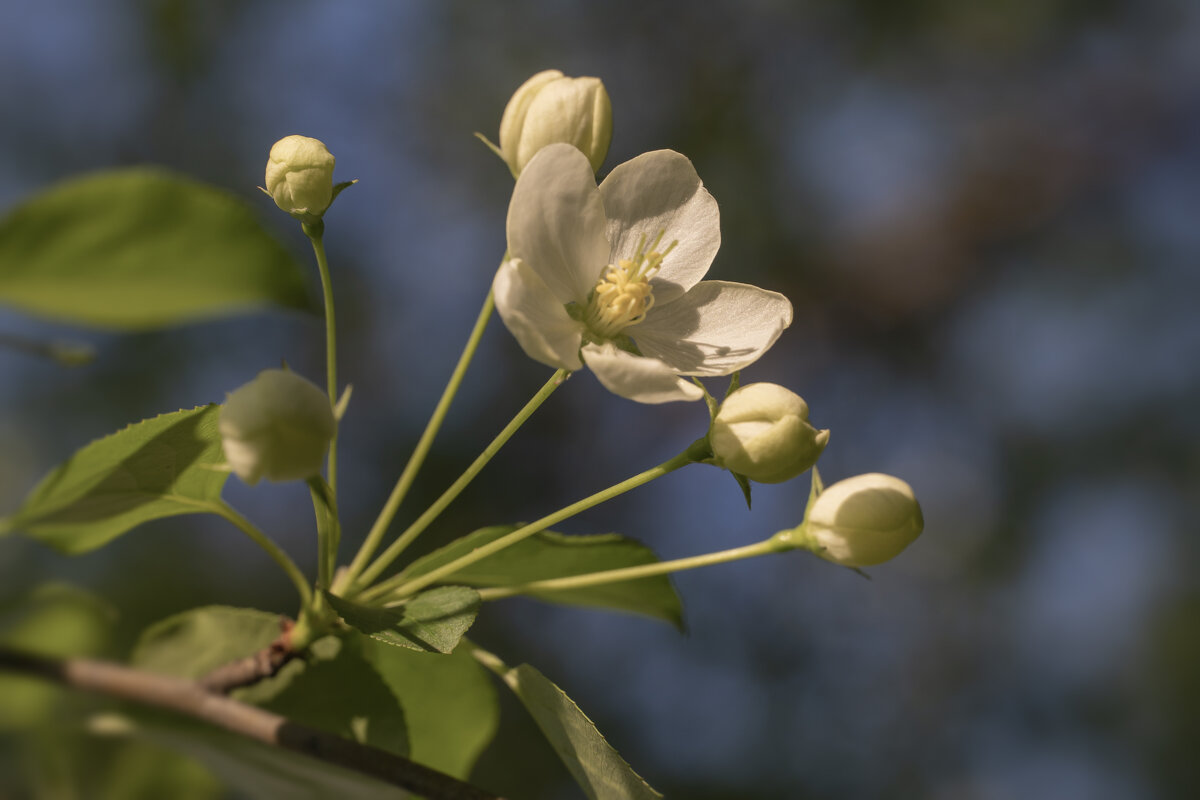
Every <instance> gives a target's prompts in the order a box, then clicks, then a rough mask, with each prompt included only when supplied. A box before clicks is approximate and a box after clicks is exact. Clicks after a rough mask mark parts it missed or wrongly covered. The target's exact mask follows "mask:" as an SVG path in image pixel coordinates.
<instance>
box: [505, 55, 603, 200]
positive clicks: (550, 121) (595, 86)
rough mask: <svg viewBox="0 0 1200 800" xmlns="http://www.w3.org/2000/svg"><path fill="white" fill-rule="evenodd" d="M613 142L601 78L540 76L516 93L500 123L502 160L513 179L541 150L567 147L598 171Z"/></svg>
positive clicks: (552, 71) (554, 72)
mask: <svg viewBox="0 0 1200 800" xmlns="http://www.w3.org/2000/svg"><path fill="white" fill-rule="evenodd" d="M611 141H612V104H611V103H610V102H609V99H608V92H607V91H605V89H604V84H603V83H601V82H600V79H599V78H568V77H565V76H564V75H563V74H562V73H561V72H559V71H558V70H556V69H548V70H546V71H545V72H539V73H538V74H536V75H534V76H533V77H532V78H530V79H529V80H527V81H525V83H523V84H521V88H519V89H517V91H516V93H514V94H513V96H512V99H511V100H509V101H508V105H507V106H505V108H504V116H503V117H501V119H500V155H501V157H503V158H504V160H505V161H506V162H507V163H508V168H509V169H510V170H511V171H512V174H513V177H516V176H517V175H520V174H521V170H523V169H524V168H525V165H526V164H528V163H529V159H531V158H533V157H534V155H536V154H537V151H539V150H541V149H542V148H543V147H545V146H546V145H549V144H554V143H556V142H565V143H567V144H570V145H574V146H575V147H577V148H578V149H579V150H580V151H581V152H582V153H583V154H584V155H585V156H587V159H588V162H589V163H590V164H591V165H592V171H593V172H595V171H596V170H598V169H600V165H601V164H603V163H604V157H605V156H606V155H608V145H609V143H610V142H611Z"/></svg>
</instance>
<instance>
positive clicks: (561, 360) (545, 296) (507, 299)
mask: <svg viewBox="0 0 1200 800" xmlns="http://www.w3.org/2000/svg"><path fill="white" fill-rule="evenodd" d="M492 292H493V293H494V295H495V298H496V310H497V311H498V312H500V318H501V319H502V320H504V326H505V327H506V328H508V330H509V332H510V333H512V335H513V336H514V337H515V338H516V340H517V343H518V344H520V345H521V349H522V350H524V351H525V354H526V355H528V356H529V357H530V358H532V359H534V360H535V361H540V362H542V363H543V364H547V365H549V366H551V367H559V368H562V369H569V370H577V369H579V368H580V367H582V366H583V363H582V362H581V361H580V360H579V345H580V342H581V341H582V339H583V326H582V325H580V323H578V322H576V321H575V320H573V319H571V317H570V316H569V315H568V314H567V310H566V309H565V308H563V304H562V303H560V302H559V301H558V299H557V298H556V297H555V296H554V293H553V292H551V291H550V289H549V287H547V286H546V284H545V282H544V281H543V280H542V279H541V278H540V277H539V276H538V274H537V273H536V272H534V271H533V269H532V268H530V266H529V265H528V264H526V263H524V262H523V261H521V259H519V258H514V259H511V260H509V261H505V262H504V263H503V264H501V265H500V269H499V270H497V271H496V277H495V279H494V280H493V281H492Z"/></svg>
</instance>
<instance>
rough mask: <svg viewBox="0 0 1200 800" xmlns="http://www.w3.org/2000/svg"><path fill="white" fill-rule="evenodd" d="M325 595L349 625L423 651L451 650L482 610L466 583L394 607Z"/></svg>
mask: <svg viewBox="0 0 1200 800" xmlns="http://www.w3.org/2000/svg"><path fill="white" fill-rule="evenodd" d="M325 597H326V599H327V600H328V601H329V605H330V606H332V607H333V610H334V611H336V612H337V613H338V614H339V615H340V616H341V618H342V620H343V621H344V622H345V623H346V624H347V625H349V626H350V627H352V628H355V629H357V630H359V631H361V632H363V633H365V634H366V635H367V636H370V637H371V638H372V639H375V640H376V641H380V642H384V643H386V644H391V645H396V646H398V647H407V648H409V649H411V650H419V651H422V652H436V653H450V652H452V651H453V650H454V648H455V647H457V646H458V643H459V641H460V640H461V639H462V637H463V634H465V633H466V632H467V630H468V629H469V628H470V627H471V624H472V623H474V622H475V615H476V613H478V611H479V593H478V592H476V591H475V590H474V589H469V588H467V587H466V586H442V587H439V588H437V589H430V590H429V591H427V592H421V593H420V594H418V595H415V596H414V597H412V598H411V599H409V600H408V601H407V602H406V603H404V605H402V606H396V607H394V608H377V607H373V606H364V605H361V604H359V603H355V602H352V601H350V600H346V599H344V598H341V597H337V596H336V595H332V594H329V593H328V592H326V593H325Z"/></svg>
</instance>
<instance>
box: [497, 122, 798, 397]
mask: <svg viewBox="0 0 1200 800" xmlns="http://www.w3.org/2000/svg"><path fill="white" fill-rule="evenodd" d="M507 227H508V259H507V260H506V261H505V262H504V264H502V265H501V267H500V269H499V271H498V272H497V273H496V278H495V281H494V283H493V289H494V290H495V298H496V308H497V310H498V311H499V312H500V316H501V318H502V319H503V320H504V324H505V325H506V326H507V327H508V329H509V331H511V332H512V334H513V336H515V337H516V339H517V341H518V342H519V343H520V345H521V347H522V348H523V349H524V350H525V352H526V353H527V354H528V355H529V356H530V357H531V358H534V359H536V360H538V361H540V362H542V363H544V364H547V365H549V366H552V367H559V368H562V369H567V370H577V369H580V368H581V367H582V366H583V365H584V364H586V365H587V366H588V367H590V368H591V370H592V371H593V372H594V373H595V374H596V377H597V378H598V379H599V380H600V382H601V383H602V384H603V385H604V386H605V387H607V388H608V389H609V390H610V391H612V392H614V393H615V394H619V395H621V396H622V397H628V398H630V399H632V400H637V401H639V402H642V403H664V402H668V401H672V400H699V399H700V398H701V397H702V396H703V393H702V392H701V390H700V389H699V387H697V386H696V385H694V384H693V383H692V382H691V381H688V380H686V376H705V375H728V374H730V373H733V372H735V371H737V370H739V369H742V368H743V367H746V366H747V365H749V364H752V363H753V362H754V361H756V360H757V359H758V358H759V357H760V356H761V355H762V354H763V353H764V352H766V350H767V348H769V347H770V346H771V345H772V344H773V343H774V342H775V340H776V339H777V338H779V335H780V333H782V332H783V329H784V328H786V327H787V326H788V325H790V324H791V321H792V304H791V303H790V302H789V301H788V299H787V298H786V297H784V296H783V295H781V294H778V293H776V292H769V291H766V290H764V289H759V288H758V287H756V286H749V285H747V284H743V283H731V282H728V281H704V280H701V278H703V277H704V274H705V273H706V272H708V268H709V266H710V265H711V264H712V260H713V258H714V257H715V256H716V253H717V249H718V248H719V247H720V244H721V232H720V215H719V214H718V212H717V203H716V201H715V200H714V199H713V198H712V195H710V194H709V193H708V191H707V190H705V188H704V186H703V184H702V183H701V181H700V178H699V176H697V175H696V171H695V169H694V168H693V167H692V163H691V162H690V161H689V160H688V159H687V158H686V157H684V156H682V155H680V154H679V153H676V152H674V151H671V150H656V151H654V152H651V153H645V154H643V155H641V156H638V157H637V158H634V159H633V160H631V161H627V162H626V163H624V164H621V165H620V166H618V167H616V168H615V169H614V170H613V171H612V172H611V173H610V174H609V176H608V177H607V178H605V179H604V181H603V183H601V184H600V186H599V187H597V186H596V182H595V177H594V176H593V174H592V168H591V165H590V164H589V162H588V160H587V158H586V157H585V156H584V155H583V154H582V153H580V152H579V151H578V150H577V149H575V148H574V147H572V146H570V145H566V144H554V145H550V146H548V147H545V148H543V149H542V150H541V151H540V152H539V153H538V154H537V155H536V156H534V157H533V159H531V160H530V162H529V163H528V164H527V165H526V167H525V169H524V171H523V172H522V173H521V176H520V177H519V178H518V179H517V185H516V188H515V189H514V190H513V196H512V202H511V203H510V204H509V208H508V225H507Z"/></svg>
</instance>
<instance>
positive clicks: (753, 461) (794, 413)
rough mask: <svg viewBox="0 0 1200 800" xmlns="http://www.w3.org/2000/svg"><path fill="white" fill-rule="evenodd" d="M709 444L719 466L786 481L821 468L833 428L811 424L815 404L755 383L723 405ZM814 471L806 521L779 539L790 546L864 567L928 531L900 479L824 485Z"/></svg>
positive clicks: (875, 477) (873, 476)
mask: <svg viewBox="0 0 1200 800" xmlns="http://www.w3.org/2000/svg"><path fill="white" fill-rule="evenodd" d="M708 441H709V446H710V447H711V449H712V454H713V457H712V463H714V464H716V465H717V466H720V467H724V468H725V469H728V470H730V471H732V472H734V473H736V474H739V475H742V476H744V477H745V478H748V479H749V480H752V481H756V482H758V483H781V482H783V481H787V480H791V479H792V478H795V477H796V476H798V475H800V474H802V473H804V472H806V471H807V470H809V469H812V468H813V467H814V466H815V465H816V462H817V459H818V458H819V457H820V455H821V453H822V451H823V450H824V449H825V445H826V444H828V442H829V431H828V430H817V429H816V428H815V427H813V426H812V425H811V424H810V423H809V421H808V404H807V403H805V402H804V399H803V398H801V397H800V396H799V395H797V394H796V393H794V392H791V391H789V390H787V389H785V388H783V387H782V386H778V385H776V384H773V383H752V384H749V385H747V386H743V387H741V388H739V389H737V390H735V391H733V392H731V393H730V394H729V396H728V397H726V398H725V400H724V402H722V403H721V406H720V408H719V409H718V410H717V413H716V414H715V415H714V417H713V421H712V426H711V427H710V428H709V433H708ZM813 472H814V474H813V491H812V495H811V497H810V499H809V503H808V508H807V509H806V511H805V516H804V521H803V522H802V523H801V524H800V525H799V526H797V527H796V528H794V529H791V530H788V531H783V532H782V533H781V534H779V535H778V539H779V540H780V541H782V542H784V543H786V544H787V546H788V547H792V548H804V549H807V550H811V551H812V552H814V553H816V554H817V555H819V556H821V557H822V558H824V559H826V560H827V561H832V562H834V563H835V564H841V565H842V566H846V567H854V568H857V567H866V566H871V565H874V564H881V563H883V562H884V561H888V560H890V559H892V558H894V557H895V556H896V555H898V554H899V553H900V551H902V550H903V549H904V548H906V547H907V546H908V545H909V544H911V543H912V541H913V540H914V539H916V538H917V536H918V535H919V534H920V533H921V530H922V528H923V527H924V521H923V519H922V516H921V507H920V505H919V504H918V503H917V499H916V496H915V495H914V494H913V490H912V487H911V486H909V485H908V484H907V483H905V482H904V481H902V480H900V479H899V478H895V477H892V476H891V475H882V474H880V473H870V474H867V475H858V476H855V477H853V478H847V479H846V480H843V481H839V482H838V483H835V484H833V485H832V486H830V487H828V488H823V487H822V486H821V480H820V477H819V476H818V475H817V474H816V470H815V469H814V470H813Z"/></svg>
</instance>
